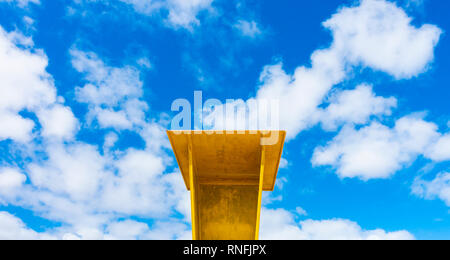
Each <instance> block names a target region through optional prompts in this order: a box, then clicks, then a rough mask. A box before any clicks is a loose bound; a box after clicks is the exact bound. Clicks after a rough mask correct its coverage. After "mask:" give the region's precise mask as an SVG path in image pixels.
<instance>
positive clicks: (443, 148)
mask: <svg viewBox="0 0 450 260" xmlns="http://www.w3.org/2000/svg"><path fill="white" fill-rule="evenodd" d="M425 155H426V157H428V158H430V159H432V160H433V161H437V162H441V161H448V160H450V134H446V135H443V136H441V137H440V138H439V139H438V140H437V141H436V142H435V143H433V144H432V145H431V146H430V147H429V148H428V149H427V151H425Z"/></svg>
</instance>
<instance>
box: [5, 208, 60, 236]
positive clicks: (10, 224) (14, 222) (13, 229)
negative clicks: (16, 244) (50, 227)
mask: <svg viewBox="0 0 450 260" xmlns="http://www.w3.org/2000/svg"><path fill="white" fill-rule="evenodd" d="M0 239H1V240H5V239H6V240H12V239H14V240H30V239H46V240H49V239H54V237H53V236H51V235H50V234H47V233H38V232H36V231H34V230H32V229H29V228H28V227H26V225H25V224H24V223H23V222H22V220H20V219H19V218H17V217H15V216H13V215H11V214H9V213H8V212H4V211H3V212H0Z"/></svg>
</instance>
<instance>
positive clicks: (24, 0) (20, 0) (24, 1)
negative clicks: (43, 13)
mask: <svg viewBox="0 0 450 260" xmlns="http://www.w3.org/2000/svg"><path fill="white" fill-rule="evenodd" d="M1 2H6V3H13V4H17V6H18V7H21V8H24V7H27V6H28V5H29V4H30V3H33V4H40V3H41V2H40V0H0V3H1Z"/></svg>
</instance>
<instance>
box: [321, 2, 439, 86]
mask: <svg viewBox="0 0 450 260" xmlns="http://www.w3.org/2000/svg"><path fill="white" fill-rule="evenodd" d="M411 21H412V18H411V17H409V16H408V15H407V14H406V13H405V12H404V11H403V10H402V9H401V8H399V7H398V6H397V5H396V4H395V3H392V2H388V1H384V0H362V1H361V4H360V5H359V6H357V7H344V8H342V9H341V10H340V11H339V12H338V13H337V14H335V15H333V16H332V17H331V19H329V20H327V21H325V22H324V23H323V25H324V26H325V28H328V29H330V30H331V31H332V33H333V39H334V45H335V46H337V48H340V49H342V50H343V52H342V54H343V55H344V57H345V59H346V60H347V61H348V62H350V63H352V64H355V65H356V64H361V65H363V66H366V67H370V68H373V69H376V70H380V71H383V72H386V73H388V74H391V75H392V76H394V77H395V78H397V79H402V78H411V77H413V76H416V75H418V74H420V73H421V72H423V71H424V70H426V69H427V65H428V64H429V63H430V62H431V61H432V60H433V58H434V54H433V53H434V47H435V46H436V44H437V42H438V41H439V37H440V35H441V33H442V31H441V30H440V29H439V28H438V27H436V26H434V25H430V24H424V25H422V26H420V27H418V28H416V27H415V26H413V25H411Z"/></svg>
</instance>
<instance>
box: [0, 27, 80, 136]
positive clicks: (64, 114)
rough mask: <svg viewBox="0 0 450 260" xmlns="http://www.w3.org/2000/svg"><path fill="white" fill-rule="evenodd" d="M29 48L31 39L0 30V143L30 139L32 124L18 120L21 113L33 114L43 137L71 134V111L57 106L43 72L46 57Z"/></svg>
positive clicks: (48, 81) (72, 123)
mask: <svg viewBox="0 0 450 260" xmlns="http://www.w3.org/2000/svg"><path fill="white" fill-rule="evenodd" d="M33 45H34V44H33V40H32V39H31V38H29V37H26V36H24V35H23V34H21V33H20V32H17V31H14V32H10V33H7V32H5V31H4V29H3V28H1V27H0V77H1V78H2V83H1V84H0V119H1V121H2V125H1V126H0V140H4V139H12V140H14V141H18V142H22V143H25V142H28V141H30V140H31V139H32V138H33V136H32V131H33V129H34V127H35V123H34V121H33V120H31V119H29V118H24V117H23V116H21V115H20V114H19V113H20V112H22V111H28V112H33V113H35V114H37V116H38V117H39V119H40V121H41V123H42V127H43V129H42V131H43V132H44V136H45V137H48V136H55V135H56V136H59V137H66V136H68V135H70V134H73V132H74V131H75V129H74V128H75V124H76V123H75V121H76V120H75V118H74V117H73V114H72V111H71V110H70V108H68V107H64V106H63V105H61V104H59V103H58V102H57V99H58V98H57V95H56V88H55V86H54V83H53V78H52V77H51V75H49V74H48V73H47V72H46V67H47V64H48V60H47V57H46V56H45V54H43V52H42V51H41V50H36V49H34V48H33ZM23 68H27V69H26V70H24V69H23ZM56 117H57V118H56ZM54 120H62V121H61V122H64V123H67V125H59V124H58V123H57V122H54Z"/></svg>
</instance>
